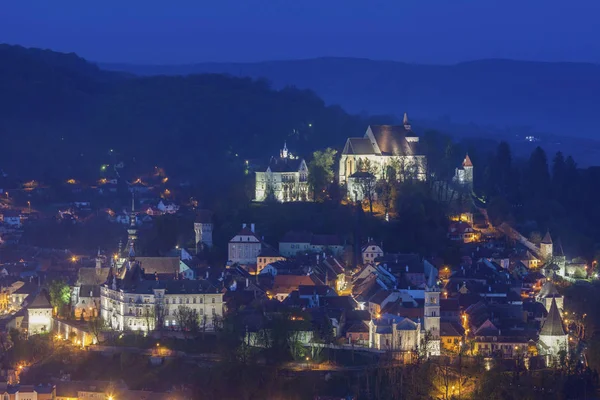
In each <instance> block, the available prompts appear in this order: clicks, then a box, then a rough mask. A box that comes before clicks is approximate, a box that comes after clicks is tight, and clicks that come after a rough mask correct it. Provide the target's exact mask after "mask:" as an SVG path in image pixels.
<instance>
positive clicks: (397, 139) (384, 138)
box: [367, 125, 418, 156]
mask: <svg viewBox="0 0 600 400" xmlns="http://www.w3.org/2000/svg"><path fill="white" fill-rule="evenodd" d="M369 130H370V131H371V133H372V134H373V137H374V138H375V141H376V143H377V146H378V147H379V150H380V151H381V154H383V155H394V156H412V155H416V154H418V152H417V143H415V142H409V141H407V140H406V137H407V136H408V137H411V136H413V137H414V136H416V135H415V134H414V133H413V132H412V130H408V129H406V127H405V126H404V125H369ZM367 135H368V131H367Z"/></svg>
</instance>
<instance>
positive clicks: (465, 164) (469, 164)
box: [462, 153, 473, 167]
mask: <svg viewBox="0 0 600 400" xmlns="http://www.w3.org/2000/svg"><path fill="white" fill-rule="evenodd" d="M462 166H463V167H472V166H473V162H471V158H470V157H469V153H467V155H466V156H465V159H464V161H463V164H462Z"/></svg>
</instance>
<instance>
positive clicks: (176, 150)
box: [0, 45, 368, 180]
mask: <svg viewBox="0 0 600 400" xmlns="http://www.w3.org/2000/svg"><path fill="white" fill-rule="evenodd" d="M366 123H368V121H366V120H364V119H362V118H360V117H355V116H351V115H349V114H347V113H346V112H344V111H343V110H342V109H341V108H340V107H337V106H326V105H325V103H324V102H323V101H322V100H321V99H320V98H319V97H318V96H317V95H315V94H314V93H313V92H311V91H308V90H299V89H295V88H283V89H280V90H273V89H271V88H270V87H269V84H268V83H266V82H265V81H264V80H253V79H251V78H236V77H230V76H225V75H217V74H205V75H193V76H185V77H184V76H153V77H136V76H134V75H131V74H127V73H121V72H110V71H104V70H102V69H100V68H98V67H97V66H96V65H94V64H92V63H89V62H87V61H85V60H84V59H82V58H80V57H78V56H76V55H75V54H63V53H57V52H52V51H48V50H39V49H26V48H23V47H20V46H9V45H0V137H1V138H2V139H3V140H2V146H0V169H2V170H3V171H5V172H8V173H9V174H11V175H12V176H15V175H18V176H21V177H29V178H31V177H37V179H43V180H44V179H45V180H53V179H64V178H65V177H75V178H83V179H85V178H89V177H92V176H97V175H98V173H99V171H100V166H101V165H102V164H104V163H111V161H114V159H115V158H117V157H118V158H119V159H121V160H126V162H129V163H132V162H135V164H136V166H138V167H139V169H140V170H144V168H146V169H147V168H152V166H155V165H160V166H162V167H165V168H166V169H167V171H169V173H172V174H175V175H179V176H186V177H188V178H193V177H194V176H202V175H209V174H211V175H217V174H218V173H219V172H218V171H224V170H226V169H227V168H228V167H229V166H235V165H242V164H243V160H244V159H245V158H258V157H268V155H272V154H277V153H278V151H279V148H281V146H282V144H283V142H284V141H287V142H288V147H289V148H290V149H291V150H293V151H295V152H297V153H300V154H309V153H310V152H311V151H313V150H314V149H317V148H321V147H325V146H338V147H341V146H343V143H344V141H345V138H346V137H347V136H349V135H360V134H362V133H364V129H365V124H366ZM111 150H113V151H112V152H111Z"/></svg>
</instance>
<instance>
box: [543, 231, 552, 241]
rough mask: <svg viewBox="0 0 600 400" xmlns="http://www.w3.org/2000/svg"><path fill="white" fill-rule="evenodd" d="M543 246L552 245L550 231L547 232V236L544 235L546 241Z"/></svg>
mask: <svg viewBox="0 0 600 400" xmlns="http://www.w3.org/2000/svg"><path fill="white" fill-rule="evenodd" d="M542 243H543V244H552V236H550V231H546V235H544V239H542Z"/></svg>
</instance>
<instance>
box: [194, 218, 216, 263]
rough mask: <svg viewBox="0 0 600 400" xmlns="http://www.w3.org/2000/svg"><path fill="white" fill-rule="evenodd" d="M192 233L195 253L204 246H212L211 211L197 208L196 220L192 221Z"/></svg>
mask: <svg viewBox="0 0 600 400" xmlns="http://www.w3.org/2000/svg"><path fill="white" fill-rule="evenodd" d="M194 233H195V234H196V253H198V252H200V250H201V249H202V247H204V246H206V247H212V246H213V239H212V234H213V223H212V212H210V211H209V210H198V212H197V213H196V220H195V221H194Z"/></svg>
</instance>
